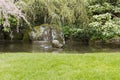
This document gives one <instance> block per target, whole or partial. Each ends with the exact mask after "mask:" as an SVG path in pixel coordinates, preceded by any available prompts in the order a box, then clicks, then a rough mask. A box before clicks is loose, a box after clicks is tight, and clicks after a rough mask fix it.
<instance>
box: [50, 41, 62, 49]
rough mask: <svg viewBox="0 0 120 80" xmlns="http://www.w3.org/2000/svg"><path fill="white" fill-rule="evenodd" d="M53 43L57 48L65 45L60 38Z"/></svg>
mask: <svg viewBox="0 0 120 80" xmlns="http://www.w3.org/2000/svg"><path fill="white" fill-rule="evenodd" d="M52 44H53V46H54V47H56V48H61V47H63V44H61V43H60V42H59V41H58V40H52Z"/></svg>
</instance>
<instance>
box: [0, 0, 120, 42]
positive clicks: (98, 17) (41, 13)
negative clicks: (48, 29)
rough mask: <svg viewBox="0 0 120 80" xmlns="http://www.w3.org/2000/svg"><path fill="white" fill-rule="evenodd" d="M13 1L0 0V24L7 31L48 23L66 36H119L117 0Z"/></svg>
mask: <svg viewBox="0 0 120 80" xmlns="http://www.w3.org/2000/svg"><path fill="white" fill-rule="evenodd" d="M5 1H7V2H5ZM12 1H13V0H0V2H5V4H6V5H2V3H0V25H1V26H2V27H4V28H3V29H4V31H8V32H9V33H8V34H10V33H11V31H12V30H13V28H17V30H18V31H17V32H19V29H18V26H19V28H20V27H23V28H25V29H28V28H30V29H31V28H32V27H34V26H37V25H41V24H44V23H47V24H56V25H59V26H60V27H62V28H63V32H64V34H65V37H66V39H78V40H85V41H90V40H103V41H106V40H109V39H111V38H114V37H120V0H84V1H83V0H69V1H68V0H14V2H12ZM8 5H9V7H10V9H11V10H13V9H14V11H13V12H10V11H11V10H9V9H8V8H7V7H8ZM5 6H6V7H5ZM13 6H14V7H13ZM15 12H17V13H15ZM4 13H6V14H4ZM20 14H21V15H20ZM25 22H27V24H26V23H25ZM28 22H29V23H30V25H29V23H28ZM11 28H12V29H11Z"/></svg>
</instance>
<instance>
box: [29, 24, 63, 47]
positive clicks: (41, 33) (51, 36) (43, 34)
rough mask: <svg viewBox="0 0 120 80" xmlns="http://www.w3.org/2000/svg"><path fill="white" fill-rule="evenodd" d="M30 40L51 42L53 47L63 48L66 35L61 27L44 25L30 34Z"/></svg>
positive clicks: (37, 27) (35, 28)
mask: <svg viewBox="0 0 120 80" xmlns="http://www.w3.org/2000/svg"><path fill="white" fill-rule="evenodd" d="M29 36H30V40H31V41H32V42H34V41H46V42H50V44H51V45H52V46H53V47H56V48H61V47H63V45H64V44H65V40H64V35H63V32H62V30H61V29H60V27H58V26H56V25H48V24H43V25H41V26H36V27H34V28H33V30H32V31H30V32H29Z"/></svg>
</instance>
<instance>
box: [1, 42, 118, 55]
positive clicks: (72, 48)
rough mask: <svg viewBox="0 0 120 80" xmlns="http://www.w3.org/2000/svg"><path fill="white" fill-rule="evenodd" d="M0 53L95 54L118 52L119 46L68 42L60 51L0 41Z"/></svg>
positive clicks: (36, 45) (34, 45) (28, 44)
mask: <svg viewBox="0 0 120 80" xmlns="http://www.w3.org/2000/svg"><path fill="white" fill-rule="evenodd" d="M0 52H31V53H34V52H66V53H72V52H77V53H91V52H92V53H95V52H120V45H112V44H97V45H94V46H90V45H88V44H86V43H81V42H75V41H68V42H66V45H65V46H64V47H63V48H62V49H56V48H43V47H41V46H40V45H39V44H32V43H25V42H21V41H16V42H13V41H0Z"/></svg>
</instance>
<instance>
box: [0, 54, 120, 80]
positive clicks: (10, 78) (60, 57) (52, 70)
mask: <svg viewBox="0 0 120 80" xmlns="http://www.w3.org/2000/svg"><path fill="white" fill-rule="evenodd" d="M0 80H120V53H110V54H109V53H108V54H107V53H95V54H48V53H44V54H39V53H36V54H32V53H30V54H28V53H3V54H0Z"/></svg>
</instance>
